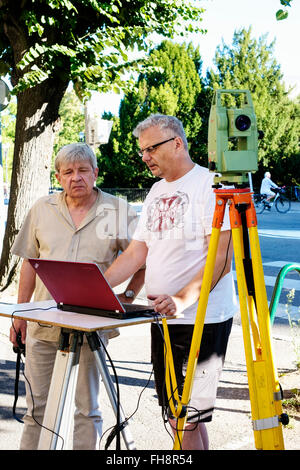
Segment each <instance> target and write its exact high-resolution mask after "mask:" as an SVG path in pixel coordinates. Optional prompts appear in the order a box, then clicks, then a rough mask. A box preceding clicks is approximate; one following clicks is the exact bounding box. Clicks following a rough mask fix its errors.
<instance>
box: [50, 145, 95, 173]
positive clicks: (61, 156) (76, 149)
mask: <svg viewBox="0 0 300 470" xmlns="http://www.w3.org/2000/svg"><path fill="white" fill-rule="evenodd" d="M79 161H88V162H89V163H90V164H91V167H92V168H93V170H94V169H95V168H97V159H96V156H95V154H94V152H93V150H92V149H91V147H90V146H89V145H87V144H85V143H83V142H76V143H74V144H68V145H65V146H64V147H62V148H61V149H60V150H59V151H58V153H57V155H56V158H55V170H56V171H57V172H58V171H59V169H60V166H61V164H63V163H66V162H67V163H74V162H79Z"/></svg>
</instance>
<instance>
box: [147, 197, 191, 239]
mask: <svg viewBox="0 0 300 470" xmlns="http://www.w3.org/2000/svg"><path fill="white" fill-rule="evenodd" d="M188 204H189V197H188V195H187V194H186V193H183V192H181V191H176V193H174V194H173V195H172V196H169V195H167V194H162V195H160V196H158V197H156V198H154V199H153V201H152V202H151V203H150V205H149V206H148V209H147V229H148V230H149V231H150V232H164V231H166V230H171V229H172V228H174V227H176V228H182V227H183V224H184V214H185V212H186V210H187V208H188Z"/></svg>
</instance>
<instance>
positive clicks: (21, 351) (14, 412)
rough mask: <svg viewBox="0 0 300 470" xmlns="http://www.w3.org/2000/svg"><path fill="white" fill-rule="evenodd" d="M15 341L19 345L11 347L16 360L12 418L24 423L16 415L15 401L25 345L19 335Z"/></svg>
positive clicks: (16, 399) (17, 394) (17, 396)
mask: <svg viewBox="0 0 300 470" xmlns="http://www.w3.org/2000/svg"><path fill="white" fill-rule="evenodd" d="M17 342H18V345H19V347H18V348H15V347H14V348H13V351H14V352H15V353H16V354H17V360H16V378H15V399H14V404H13V416H14V418H15V419H16V420H17V421H19V423H24V421H22V420H21V419H20V418H18V416H17V415H16V406H17V401H18V398H19V379H20V365H21V355H22V354H24V357H25V345H24V344H23V343H22V341H21V337H20V335H18V336H17Z"/></svg>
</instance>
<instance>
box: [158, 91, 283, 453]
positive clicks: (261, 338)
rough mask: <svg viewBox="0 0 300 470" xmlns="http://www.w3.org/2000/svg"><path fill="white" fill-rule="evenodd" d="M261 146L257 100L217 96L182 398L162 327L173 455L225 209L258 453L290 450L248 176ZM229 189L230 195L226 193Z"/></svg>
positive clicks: (247, 94)
mask: <svg viewBox="0 0 300 470" xmlns="http://www.w3.org/2000/svg"><path fill="white" fill-rule="evenodd" d="M225 95H226V96H225ZM225 99H227V100H228V101H227V102H230V101H229V100H231V103H232V102H235V104H236V105H237V107H226V106H225V105H224V102H225ZM258 138H259V132H258V131H257V124H256V116H255V112H254V107H253V103H252V99H251V95H250V92H249V91H248V90H216V91H215V93H214V97H213V101H212V106H211V110H210V116H209V130H208V165H209V170H211V171H213V172H214V173H215V174H216V176H215V178H214V188H215V190H214V192H215V194H216V205H215V212H214V217H213V223H212V233H211V238H210V243H209V247H208V254H207V261H206V264H205V269H204V275H203V280H202V286H201V292H200V297H199V303H198V308H197V313H196V320H195V326H194V330H193V337H192V342H191V347H190V353H189V358H188V364H187V370H186V376H185V382H184V386H183V392H182V396H181V398H179V394H178V390H177V383H176V376H175V371H174V364H173V358H172V352H171V344H170V338H169V334H168V327H167V324H166V321H165V319H164V320H163V329H164V336H165V352H166V358H167V360H166V390H167V394H168V399H169V406H170V408H171V412H172V413H173V416H175V418H176V419H177V426H176V431H177V432H176V435H175V441H174V447H173V450H178V449H181V442H182V438H183V433H184V427H185V424H186V421H187V407H188V404H189V400H190V397H191V390H192V385H193V378H194V373H195V368H196V365H197V359H198V354H199V350H200V344H201V338H202V332H203V326H204V321H205V313H206V308H207V302H208V297H209V293H210V289H211V283H212V278H213V272H214V266H215V261H216V254H217V249H218V242H219V236H220V230H221V226H222V223H223V219H224V214H225V208H226V205H228V206H229V218H230V227H231V233H232V242H233V250H234V259H235V268H236V275H237V286H238V296H239V304H240V314H241V322H242V330H243V341H244V348H245V357H246V367H247V375H248V384H249V397H250V402H251V414H252V424H253V431H254V440H255V446H256V449H258V450H283V449H284V442H283V435H282V425H283V424H288V416H287V415H286V414H284V413H282V407H281V400H282V398H283V397H282V391H281V387H280V384H279V382H278V377H277V372H276V369H275V365H274V360H273V354H272V345H271V335H270V313H269V308H268V301H267V293H266V287H265V282H264V273H263V267H262V259H261V253H260V247H259V239H258V232H257V219H256V212H255V208H254V205H253V201H252V193H251V191H250V188H249V175H250V174H251V172H255V171H256V170H257V160H258V158H257V153H258ZM222 185H225V186H226V187H229V188H228V189H223V188H224V186H222ZM251 256H252V259H251Z"/></svg>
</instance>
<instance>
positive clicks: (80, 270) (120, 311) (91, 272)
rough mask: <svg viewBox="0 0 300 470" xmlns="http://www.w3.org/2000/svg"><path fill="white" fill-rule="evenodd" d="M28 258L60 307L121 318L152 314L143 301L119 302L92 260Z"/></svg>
mask: <svg viewBox="0 0 300 470" xmlns="http://www.w3.org/2000/svg"><path fill="white" fill-rule="evenodd" d="M28 261H29V262H30V264H31V266H32V267H33V269H34V270H35V272H36V274H37V275H38V276H39V277H40V279H41V280H42V282H43V283H44V285H45V286H46V288H47V289H48V291H49V292H50V294H51V295H52V297H53V299H54V300H55V301H56V303H57V308H58V309H60V310H65V311H68V312H76V313H84V314H87V315H97V316H102V317H110V318H118V319H123V320H125V319H128V318H135V317H144V316H148V317H149V316H153V314H155V311H154V309H153V308H151V307H149V306H147V305H138V304H123V303H121V302H120V301H119V299H118V297H117V295H116V294H115V293H114V291H113V290H112V288H111V287H110V285H109V283H108V281H107V280H106V279H105V277H104V276H103V273H102V271H101V269H100V267H99V266H98V265H97V264H96V263H84V262H74V261H57V260H48V259H40V258H29V260H28Z"/></svg>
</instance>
